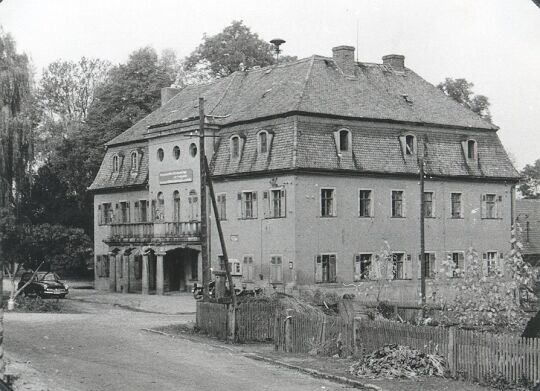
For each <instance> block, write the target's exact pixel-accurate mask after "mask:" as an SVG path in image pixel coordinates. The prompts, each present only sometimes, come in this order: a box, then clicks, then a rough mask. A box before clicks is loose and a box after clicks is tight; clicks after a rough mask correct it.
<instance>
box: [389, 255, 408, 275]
mask: <svg viewBox="0 0 540 391" xmlns="http://www.w3.org/2000/svg"><path fill="white" fill-rule="evenodd" d="M397 254H401V255H403V258H402V259H401V278H398V277H397V271H398V270H397V267H395V266H394V255H397ZM391 255H392V264H391V265H392V281H403V280H407V278H406V276H405V266H406V265H405V262H407V261H408V256H410V254H407V252H406V251H392V253H391Z"/></svg>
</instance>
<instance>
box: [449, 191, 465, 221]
mask: <svg viewBox="0 0 540 391" xmlns="http://www.w3.org/2000/svg"><path fill="white" fill-rule="evenodd" d="M452 194H459V195H460V197H459V209H460V210H459V217H455V216H454V215H453V213H452ZM449 210H450V218H451V219H456V220H459V219H463V218H464V217H463V216H464V209H463V192H462V191H451V192H450V208H449Z"/></svg>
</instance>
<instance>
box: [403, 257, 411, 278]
mask: <svg viewBox="0 0 540 391" xmlns="http://www.w3.org/2000/svg"><path fill="white" fill-rule="evenodd" d="M403 278H405V279H406V280H410V279H412V258H411V254H407V255H406V256H405V262H404V265H403Z"/></svg>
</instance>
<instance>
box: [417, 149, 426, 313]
mask: <svg viewBox="0 0 540 391" xmlns="http://www.w3.org/2000/svg"><path fill="white" fill-rule="evenodd" d="M418 165H419V166H420V295H421V297H422V315H424V306H425V305H426V263H425V256H426V246H425V227H424V222H425V221H424V216H425V203H424V157H423V156H420V158H419V159H418Z"/></svg>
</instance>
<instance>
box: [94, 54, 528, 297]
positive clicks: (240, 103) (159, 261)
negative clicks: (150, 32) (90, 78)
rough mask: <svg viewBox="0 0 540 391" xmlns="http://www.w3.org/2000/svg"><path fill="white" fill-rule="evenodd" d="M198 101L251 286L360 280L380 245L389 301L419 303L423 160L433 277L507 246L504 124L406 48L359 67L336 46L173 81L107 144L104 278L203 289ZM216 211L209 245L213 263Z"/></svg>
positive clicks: (102, 195)
mask: <svg viewBox="0 0 540 391" xmlns="http://www.w3.org/2000/svg"><path fill="white" fill-rule="evenodd" d="M199 97H203V98H204V99H205V107H206V108H207V118H206V135H208V136H210V137H206V138H205V150H206V154H207V157H208V159H209V161H210V166H211V167H210V170H211V177H212V180H213V183H214V188H215V193H216V198H217V203H218V212H219V217H220V220H221V224H222V227H223V231H224V234H225V239H226V245H227V252H228V255H229V261H230V263H231V270H232V272H233V275H234V278H235V281H236V283H238V284H239V285H242V286H243V287H246V288H251V287H253V286H263V287H270V289H284V290H287V289H296V288H301V287H313V286H320V287H325V288H337V287H343V285H344V284H355V285H357V287H358V286H360V285H361V284H363V283H364V282H365V283H366V284H367V283H368V280H369V279H370V278H369V275H368V274H369V270H370V268H371V267H372V265H373V262H374V261H375V257H376V254H377V253H379V252H380V251H381V248H383V247H385V246H386V247H388V248H389V249H390V251H391V253H392V254H393V256H392V262H393V267H392V276H391V277H392V278H393V279H394V280H395V284H394V288H395V289H391V290H389V291H388V292H387V296H388V298H389V299H398V298H401V299H403V298H404V297H406V298H407V299H409V300H414V298H415V297H417V291H418V286H419V284H418V277H419V271H420V260H419V254H420V239H419V233H420V199H421V195H420V186H419V169H420V167H419V157H420V156H421V157H423V160H424V171H425V173H426V176H425V190H424V195H423V199H424V202H425V231H426V235H425V241H426V252H427V255H426V258H425V260H424V262H425V263H426V267H427V275H426V276H427V277H428V278H430V277H433V276H434V275H435V274H437V273H440V272H441V268H442V267H443V266H444V265H445V264H446V263H447V262H448V260H450V261H451V262H453V263H454V264H455V266H456V267H457V268H459V269H462V270H463V269H466V265H465V264H464V263H465V257H464V253H465V251H466V250H467V249H469V248H475V249H476V250H477V251H479V252H480V253H481V254H482V257H483V260H484V262H485V267H486V272H487V273H489V270H490V268H494V267H496V266H497V265H498V264H500V260H501V259H502V257H503V255H504V253H505V252H506V251H508V250H509V248H510V244H509V241H510V229H511V224H512V221H513V215H514V202H513V200H514V189H515V184H516V181H517V180H518V179H519V177H518V173H517V172H516V171H515V169H514V168H513V166H512V164H511V163H510V161H509V159H508V156H507V155H506V152H505V151H504V148H503V147H502V145H501V143H500V141H499V139H498V137H497V133H496V132H497V129H498V128H497V127H495V126H494V125H492V124H491V123H489V122H486V121H484V120H483V119H482V118H480V117H479V116H477V115H476V114H474V113H472V112H470V111H469V110H467V109H465V108H464V107H462V106H460V105H459V104H457V103H455V102H454V101H452V100H451V99H450V98H448V97H446V96H445V95H444V94H443V93H442V92H441V91H439V90H438V89H437V88H435V87H434V86H432V85H431V84H429V83H427V82H426V81H424V80H423V79H421V78H420V77H419V76H418V75H416V74H415V73H414V72H413V71H411V70H410V69H408V68H406V67H405V65H404V57H403V56H399V55H390V56H385V57H383V63H382V64H372V63H358V62H355V61H354V49H353V48H352V47H348V46H341V47H337V48H334V49H333V57H332V58H328V57H322V56H312V57H311V58H308V59H303V60H299V61H296V62H293V63H287V64H280V65H277V66H272V67H268V68H263V69H254V70H251V71H247V72H235V73H234V74H232V75H231V76H229V77H226V78H223V79H219V80H217V81H216V82H214V83H211V84H207V85H203V86H188V87H185V88H184V89H182V90H179V91H176V90H173V89H164V91H163V93H162V107H161V108H160V109H158V110H156V111H155V112H154V113H152V114H150V115H149V116H148V117H146V118H145V119H143V120H142V121H140V122H139V123H138V124H136V125H135V126H133V127H132V128H130V129H128V130H127V131H126V132H124V133H123V134H121V135H120V136H118V137H117V138H115V139H113V140H111V141H110V142H109V143H108V149H107V153H106V156H105V158H104V161H103V164H102V166H101V169H100V171H99V173H98V175H97V177H96V180H95V182H94V183H93V184H92V186H91V190H93V191H94V192H95V214H96V215H95V216H96V223H95V232H96V234H95V237H96V242H95V254H96V262H95V264H96V287H98V288H100V289H113V290H117V291H125V292H127V291H142V292H143V293H148V292H149V291H153V290H155V291H156V292H157V293H158V294H161V293H163V292H164V291H175V290H185V289H189V287H190V286H191V285H192V284H193V283H194V282H200V280H201V262H200V260H201V256H200V223H199V221H200V204H199V194H198V193H199V184H200V182H199V178H200V176H199V155H198V152H199V151H198V142H199V137H198V132H197V129H198V106H197V100H198V98H199ZM214 219H215V213H213V212H211V213H210V216H209V224H208V225H209V227H210V231H209V250H208V252H209V258H210V260H211V265H212V268H213V269H218V268H219V265H220V262H219V258H220V256H221V248H220V243H219V238H218V235H217V231H216V226H215V221H214ZM456 277H458V275H457V274H456ZM447 284H448V285H452V280H451V279H448V282H447ZM366 286H367V285H366Z"/></svg>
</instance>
